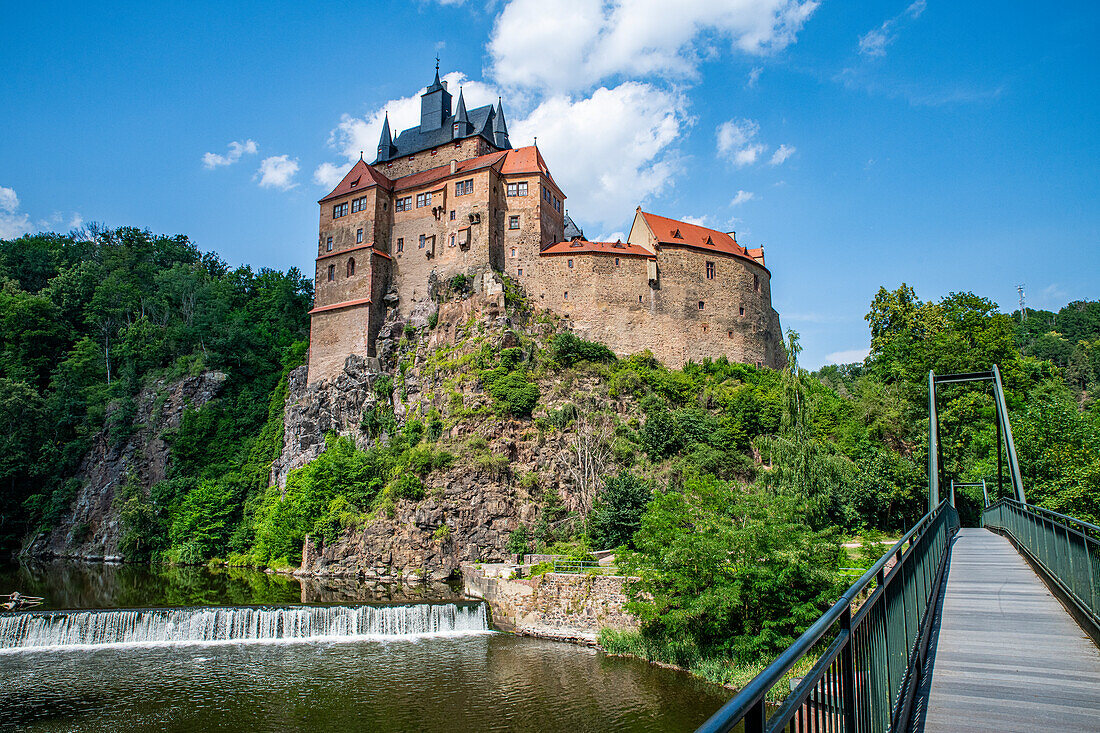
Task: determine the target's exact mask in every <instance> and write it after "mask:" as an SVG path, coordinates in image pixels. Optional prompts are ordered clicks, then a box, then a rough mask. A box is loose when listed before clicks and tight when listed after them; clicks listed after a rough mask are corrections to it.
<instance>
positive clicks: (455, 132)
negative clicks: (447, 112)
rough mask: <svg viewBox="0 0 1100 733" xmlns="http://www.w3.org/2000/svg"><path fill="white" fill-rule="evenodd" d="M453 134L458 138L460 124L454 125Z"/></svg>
mask: <svg viewBox="0 0 1100 733" xmlns="http://www.w3.org/2000/svg"><path fill="white" fill-rule="evenodd" d="M451 134H452V135H454V136H455V137H458V123H457V122H456V123H455V124H454V132H453V133H451Z"/></svg>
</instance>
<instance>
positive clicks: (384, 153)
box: [375, 112, 397, 163]
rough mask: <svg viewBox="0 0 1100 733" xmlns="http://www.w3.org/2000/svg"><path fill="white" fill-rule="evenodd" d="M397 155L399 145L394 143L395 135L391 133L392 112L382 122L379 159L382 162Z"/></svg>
mask: <svg viewBox="0 0 1100 733" xmlns="http://www.w3.org/2000/svg"><path fill="white" fill-rule="evenodd" d="M395 155H397V146H396V145H394V144H393V135H391V134H390V114H389V112H387V113H386V120H385V121H384V122H383V123H382V137H381V138H379V140H378V160H376V161H375V162H376V163H381V162H385V161H387V160H389V159H390V158H393V157H394V156H395Z"/></svg>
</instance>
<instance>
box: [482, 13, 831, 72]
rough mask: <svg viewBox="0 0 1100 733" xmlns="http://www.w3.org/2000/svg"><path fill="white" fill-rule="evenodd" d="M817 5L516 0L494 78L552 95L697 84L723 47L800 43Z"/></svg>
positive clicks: (497, 36)
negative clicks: (664, 82)
mask: <svg viewBox="0 0 1100 733" xmlns="http://www.w3.org/2000/svg"><path fill="white" fill-rule="evenodd" d="M817 6H818V2H817V1H816V0H509V1H508V2H507V3H506V4H505V6H504V9H503V10H502V11H501V12H500V14H499V16H498V17H497V21H496V24H495V25H494V26H493V30H492V33H491V35H490V39H489V46H488V48H489V55H490V57H491V62H490V73H491V76H492V77H493V78H494V79H496V80H497V81H499V82H500V83H501V84H503V85H505V86H518V87H529V88H537V89H542V90H546V91H549V92H568V91H577V90H582V89H588V88H591V87H592V86H594V85H596V84H599V83H600V82H601V81H602V80H605V79H609V78H613V77H617V76H629V77H635V78H637V77H647V76H657V77H663V78H672V79H676V78H680V79H682V78H693V77H695V76H696V75H697V69H698V66H699V63H700V62H701V60H703V59H704V58H707V57H713V56H714V55H715V51H714V48H715V46H716V45H717V44H718V43H720V42H723V41H724V42H726V43H729V44H730V46H731V47H732V48H733V49H735V50H738V51H741V52H743V53H747V54H753V55H763V54H767V53H771V52H774V51H778V50H781V49H783V48H785V47H786V46H788V45H790V44H791V43H793V42H794V41H795V37H796V35H797V34H798V32H799V30H801V28H802V26H803V24H804V23H805V22H806V20H808V19H809V17H810V15H811V14H812V13H813V12H814V10H815V9H816V8H817Z"/></svg>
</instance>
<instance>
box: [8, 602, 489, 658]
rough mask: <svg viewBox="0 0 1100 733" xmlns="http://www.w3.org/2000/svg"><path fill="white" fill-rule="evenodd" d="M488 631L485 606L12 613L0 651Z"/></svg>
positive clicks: (404, 635) (449, 634)
mask: <svg viewBox="0 0 1100 733" xmlns="http://www.w3.org/2000/svg"><path fill="white" fill-rule="evenodd" d="M488 630H489V625H488V618H487V614H486V610H485V604H484V603H477V604H462V605H459V604H454V603H434V604H429V603H420V604H414V605H406V606H324V607H320V606H294V607H283V608H253V607H236V608H166V609H136V610H119V611H61V612H55V613H13V614H0V653H4V652H14V651H19V650H28V649H57V648H64V647H69V648H72V647H88V646H91V647H106V646H113V645H121V644H133V645H138V644H183V643H232V642H239V643H245V642H253V643H262V642H280V641H284V642H285V641H291V640H294V641H356V640H391V639H402V638H416V637H425V636H466V635H470V634H478V633H485V632H487V631H488Z"/></svg>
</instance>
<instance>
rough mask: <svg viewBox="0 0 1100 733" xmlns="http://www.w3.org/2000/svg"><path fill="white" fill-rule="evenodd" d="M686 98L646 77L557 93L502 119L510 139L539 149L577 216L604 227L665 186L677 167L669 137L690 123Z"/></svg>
mask: <svg viewBox="0 0 1100 733" xmlns="http://www.w3.org/2000/svg"><path fill="white" fill-rule="evenodd" d="M685 105H686V102H685V100H684V99H683V98H682V97H681V96H679V95H678V94H675V93H672V92H668V91H664V90H661V89H658V88H656V87H654V86H652V85H650V84H645V83H641V82H636V81H629V82H624V83H623V84H620V85H619V86H617V87H614V88H612V89H608V88H605V87H601V88H599V89H597V90H596V91H595V92H593V93H592V96H590V97H587V98H581V99H573V98H572V97H569V96H565V95H559V96H554V97H550V98H549V99H547V100H545V101H543V102H542V103H541V104H540V105H539V106H538V107H536V108H535V109H534V111H532V112H531V114H529V115H528V116H527V117H526V118H524V119H519V120H514V121H513V122H511V123H510V124H509V132H510V133H511V134H510V138H511V141H512V144H513V145H514V146H516V147H520V146H522V145H529V144H530V143H531V142H532V141H533V140H534V138H535V136H536V135H537V136H538V144H539V150H540V151H541V152H542V155H543V157H544V158H545V159H546V163H547V165H548V166H549V167H550V170H551V171H552V172H553V175H554V179H555V180H556V181H557V182H558V185H560V186H561V187H562V189H563V190H564V192H565V193H566V195H567V196H569V200H568V201H567V202H566V203H567V206H568V207H569V212H570V214H571V215H572V216H573V217H574V218H575V219H577V221H578V222H579V223H582V226H583V223H584V222H592V223H599V224H600V225H602V226H605V227H607V228H611V227H614V226H617V225H621V224H623V223H624V222H625V221H626V220H627V219H629V218H630V216H631V214H632V213H633V211H634V207H635V206H638V205H640V204H642V203H643V202H644V200H645V199H646V198H647V197H649V196H651V195H653V194H656V193H658V192H660V191H662V190H663V189H664V188H665V187H666V186H669V185H671V183H672V178H673V175H674V174H675V173H676V172H677V170H678V163H677V160H676V154H675V150H674V149H673V148H672V146H673V144H674V143H675V142H677V141H678V140H679V139H680V137H681V134H682V130H683V128H684V127H686V126H688V125H690V124H691V120H690V119H689V118H688V117H687V114H686V112H685Z"/></svg>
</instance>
